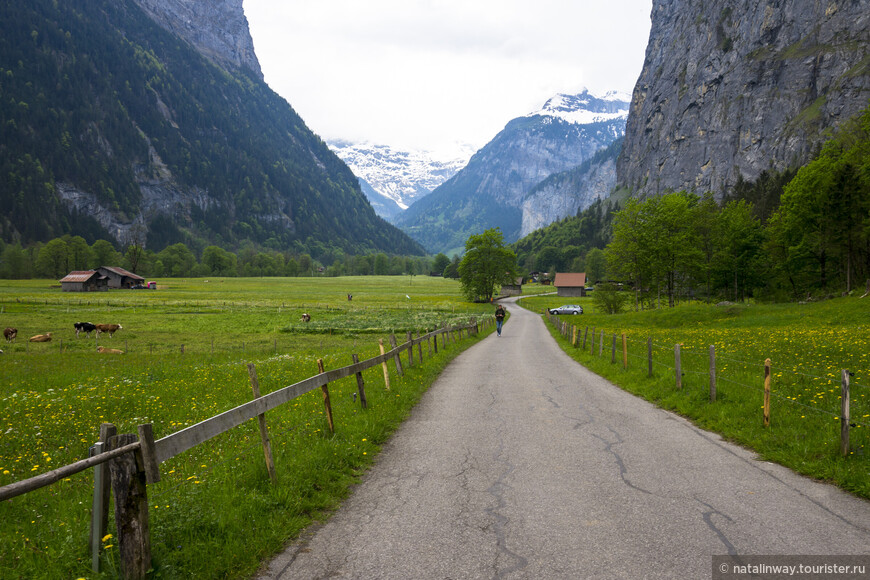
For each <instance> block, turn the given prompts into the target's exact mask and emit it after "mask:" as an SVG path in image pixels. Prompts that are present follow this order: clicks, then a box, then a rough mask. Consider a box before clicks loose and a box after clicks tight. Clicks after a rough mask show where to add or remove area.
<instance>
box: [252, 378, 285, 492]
mask: <svg viewBox="0 0 870 580" xmlns="http://www.w3.org/2000/svg"><path fill="white" fill-rule="evenodd" d="M248 377H249V378H250V379H251V390H252V391H253V393H254V398H255V399H259V398H260V381H259V380H258V379H257V367H255V366H254V364H253V363H248ZM257 422H258V423H259V424H260V440H261V441H262V442H263V455H264V456H265V457H266V471H268V472H269V479H270V480H272V485H278V474H276V473H275V460H274V459H273V458H272V443H271V442H270V441H269V428H268V427H266V414H265V413H260V414H259V415H257Z"/></svg>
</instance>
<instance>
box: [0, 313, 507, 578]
mask: <svg viewBox="0 0 870 580" xmlns="http://www.w3.org/2000/svg"><path fill="white" fill-rule="evenodd" d="M493 324H494V323H493V320H492V319H491V318H486V319H484V320H483V321H482V322H477V321H476V320H475V319H472V320H471V322H470V323H468V324H459V325H454V326H447V325H444V326H442V327H440V328H436V329H435V330H433V331H431V332H428V333H426V334H423V335H418V336H417V338H413V337H412V335H411V333H410V332H409V333H408V340H407V341H406V342H404V343H402V344H397V343H396V339H395V336H394V335H390V344H391V346H392V348H391V349H390V350H388V351H384V350H383V341H380V346H381V352H382V354H380V355H378V356H375V357H373V358H370V359H366V360H364V361H360V362H356V361H357V360H358V359H357V357H356V355H354V360H355V362H354V363H353V364H351V365H347V366H344V367H340V368H337V369H331V370H328V371H323V372H320V373H319V374H317V375H315V376H312V377H308V378H306V379H304V380H302V381H299V382H297V383H294V384H292V385H289V386H287V387H283V388H281V389H278V390H276V391H273V392H271V393H269V394H267V395H263V396H259V385H256V388H255V389H254V393H255V398H254V399H253V400H251V401H249V402H247V403H244V404H242V405H239V406H238V407H235V408H233V409H230V410H228V411H225V412H223V413H220V414H219V415H215V416H213V417H210V418H208V419H205V420H204V421H201V422H199V423H196V424H195V425H191V426H190V427H187V428H185V429H182V430H181V431H176V432H175V433H171V434H169V435H167V436H165V437H163V438H162V439H158V440H156V441H155V440H154V439H153V436H152V426H151V424H145V425H140V426H139V428H138V431H139V433H138V440H136V435H116V436H113V437H111V438H108V437H107V438H108V441H101V443H98V444H97V446H95V447H96V448H97V450H98V454H97V455H94V456H92V457H88V458H87V459H82V460H79V461H76V462H74V463H71V464H68V465H65V466H62V467H59V468H57V469H54V470H52V471H49V472H46V473H42V474H40V475H37V476H34V477H31V478H28V479H24V480H21V481H17V482H15V483H12V484H9V485H6V486H3V487H0V501H5V500H8V499H12V498H14V497H17V496H20V495H23V494H26V493H28V492H31V491H35V490H37V489H40V488H43V487H46V486H49V485H51V484H53V483H56V482H57V481H60V480H61V479H63V478H66V477H69V476H70V475H73V474H76V473H79V472H81V471H84V470H86V469H89V468H92V467H93V468H97V470H98V474H97V475H96V476H95V481H101V482H102V483H101V484H98V485H101V486H108V484H109V482H108V479H107V478H105V477H104V476H103V470H102V468H103V467H104V466H103V464H105V463H107V462H111V463H110V465H109V467H110V471H111V472H112V489H113V492H114V493H115V494H116V496H120V495H121V494H123V495H124V496H125V497H130V496H132V497H138V498H139V500H138V501H136V502H132V503H134V504H135V506H131V505H130V504H131V502H129V501H124V502H119V501H116V502H115V512H116V513H115V518H116V520H117V523H118V526H117V527H118V533H119V537H118V541H119V545H120V551H121V556H122V561H121V564H122V566H121V571H122V574H123V576H124V577H125V578H143V577H144V572H145V571H147V570H148V569H149V568H150V539H148V538H147V537H146V538H144V539H143V538H141V537H138V538H132V539H131V538H130V537H129V536H130V535H129V534H128V536H127V537H125V536H124V533H123V532H122V529H125V527H126V526H122V525H121V520H125V521H126V520H128V519H130V518H132V519H134V520H136V521H137V522H136V525H135V526H134V527H137V526H138V527H143V526H144V529H147V511H148V504H147V496H146V493H145V489H144V483H143V486H142V489H135V488H136V486H137V485H138V484H137V481H138V480H139V479H144V480H145V482H147V483H149V484H150V483H155V482H157V481H159V480H160V472H159V465H160V464H161V463H163V462H164V461H167V460H169V459H171V458H173V457H175V456H177V455H179V454H181V453H184V452H185V451H188V450H190V449H192V448H193V447H196V446H197V445H200V444H202V443H205V442H207V441H208V440H210V439H212V438H214V437H216V436H218V435H220V434H222V433H225V432H226V431H229V430H230V429H233V428H235V427H238V426H240V425H242V424H243V423H245V422H247V421H249V420H251V419H254V418H258V417H260V418H263V417H264V415H265V413H266V412H267V411H269V410H272V409H275V408H277V407H279V406H281V405H283V404H285V403H287V402H289V401H292V400H293V399H296V398H297V397H300V396H302V395H304V394H306V393H309V392H311V391H313V390H315V389H317V388H321V389H323V390H324V401H325V403H326V405H327V412H328V413H330V414H331V409H330V408H329V398H328V390H327V388H328V385H329V383H331V382H335V381H338V380H341V379H344V378H347V377H351V376H354V375H356V376H357V382H358V385H359V388H360V390H361V391H360V395H361V397H360V398H361V402H363V404H364V402H365V394H364V391H363V390H362V388H363V387H362V372H363V371H365V370H368V369H371V368H373V367H376V366H378V365H381V366H383V367H384V377H385V382H386V386H387V388H389V382H388V374H387V369H386V363H387V362H389V361H390V360H393V361H394V362H395V364H396V371H397V373H398V374H399V375H400V376H401V375H403V374H404V371H403V367H402V364H401V362H400V358H399V355H400V354H401V353H402V352H404V351H407V352H408V366H409V367H412V366H414V364H415V363H414V355H413V352H414V350H413V349H414V347H418V349H419V355H418V357H417V360H418V363H417V364H421V363H422V362H423V347H422V344H423V343H424V342H427V343H429V344H430V346H431V343H430V342H429V341H432V340H434V342H435V353H436V354H437V353H438V340H439V338H440V340H441V341H442V345H441V346H442V349H443V347H444V346H446V344H447V342H448V341H449V342H453V343H455V342H456V336H455V334H459V336H460V338H461V337H462V333H463V332H467V334H468V335H469V336H471V335H475V334H477V333H478V332H479V331H480V329H481V327H484V328H488V327H490V326H492V325H493ZM429 352H430V356H431V353H432V350H431V348H430V350H429ZM321 364H322V363H321ZM255 376H256V375H255V372H251V379H252V386H253V385H254V382H255V379H254V377H255ZM261 425H265V423H264V419H261ZM103 427H106V424H104V425H103ZM108 427H110V428H112V429H113V428H114V427H113V426H111V425H109V426H108ZM106 432H109V431H107V430H106V429H103V428H101V434H103V433H106ZM263 439H264V442H263V443H264V448H266V444H267V440H268V435H264V436H263ZM119 442H123V443H122V444H121V446H120V447H117V445H118V444H119ZM113 447H116V448H113ZM105 448H108V450H106V451H103V449H105ZM130 453H133V454H135V455H136V457H137V459H136V460H135V461H132V462H131V461H129V460H128V459H127V460H125V458H127V457H129V454H130ZM266 461H267V463H268V462H269V461H270V457H269V456H268V454H267V459H266ZM122 462H124V463H126V464H127V466H128V467H129V466H130V465H132V466H133V467H132V469H134V470H136V472H138V473H140V474H143V475H144V478H139V477H137V476H136V475H135V473H133V474H127V475H126V476H124V475H120V474H118V473H116V472H117V471H118V470H119V469H121V468H120V467H118V465H119V464H120V463H122ZM116 480H124V481H125V482H126V483H119V481H116ZM140 483H142V482H140ZM127 485H129V486H130V488H129V489H128V488H127V487H125V486H127ZM118 486H121V487H118ZM106 493H107V492H105V491H103V490H98V489H96V488H95V490H94V497H95V498H97V496H98V495H100V496H104V495H105V494H106ZM98 503H99V504H100V505H107V504H108V501H103V502H97V501H96V499H95V503H94V506H97V505H98ZM96 512H97V508H96V507H95V509H94V513H93V514H92V529H99V527H100V526H99V525H98V524H97V522H98V521H99V520H105V516H104V514H99V513H96ZM122 512H123V513H122ZM143 514H144V516H143ZM143 517H144V520H145V521H144V522H143V521H141V520H142V518H143ZM102 527H105V524H102ZM96 535H99V534H96ZM131 541H132V542H133V543H135V544H142V545H137V546H133V547H131V546H130V542H131ZM91 547H92V550H95V553H94V556H93V567H94V571H99V570H98V568H99V558H98V551H99V550H100V546H99V542H92V544H91ZM143 562H145V563H146V564H148V565H145V564H143Z"/></svg>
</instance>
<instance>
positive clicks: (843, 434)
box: [840, 369, 850, 457]
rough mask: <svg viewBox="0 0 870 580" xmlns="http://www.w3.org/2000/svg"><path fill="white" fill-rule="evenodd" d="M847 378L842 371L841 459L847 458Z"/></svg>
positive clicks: (848, 374) (848, 411)
mask: <svg viewBox="0 0 870 580" xmlns="http://www.w3.org/2000/svg"><path fill="white" fill-rule="evenodd" d="M849 376H850V373H849V371H848V370H846V369H843V377H842V381H841V382H840V455H842V456H843V457H848V456H849V419H850V410H849Z"/></svg>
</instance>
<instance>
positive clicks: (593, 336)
mask: <svg viewBox="0 0 870 580" xmlns="http://www.w3.org/2000/svg"><path fill="white" fill-rule="evenodd" d="M590 338H591V339H592V340H590V341H589V342H590V347H589V354H590V355H591V356H595V327H594V326H593V327H592V335H591V336H590Z"/></svg>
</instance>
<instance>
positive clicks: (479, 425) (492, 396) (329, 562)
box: [259, 305, 870, 580]
mask: <svg viewBox="0 0 870 580" xmlns="http://www.w3.org/2000/svg"><path fill="white" fill-rule="evenodd" d="M509 310H510V312H511V318H510V320H509V321H508V322H507V323H506V325H505V328H504V333H503V336H501V337H497V336H495V335H494V334H493V335H491V336H490V337H488V338H487V339H486V340H484V341H482V342H481V343H480V344H478V345H475V346H474V347H473V348H471V349H469V350H468V351H466V352H465V353H463V354H462V355H461V356H459V357H458V358H457V359H456V360H455V361H454V362H453V363H452V364H451V365H450V366H449V367H448V368H447V369H446V371H445V372H444V373H443V374H442V376H441V377H440V378H439V379H438V380H437V381H436V383H435V384H434V385H433V386H432V388H431V389H430V390H429V392H428V393H427V394H426V396H425V397H424V399H423V400H422V401H421V403H420V404H419V405H418V406H417V408H416V409H415V410H414V413H413V414H412V416H411V418H410V419H409V420H408V421H407V422H406V423H405V424H404V425H403V426H402V427H401V429H399V431H398V432H397V433H396V434H395V436H394V437H393V438H392V440H391V441H390V443H389V444H387V445H385V446H384V448H383V450H382V452H381V454H380V456H379V458H378V461H377V464H376V465H375V466H374V467H373V468H372V470H371V471H370V472H369V473H368V474H367V475H366V477H365V478H364V481H363V483H361V484H360V485H359V486H358V487H357V488H356V490H355V492H354V494H353V495H352V497H350V498H349V499H348V500H347V501H346V502H345V504H344V505H343V506H342V508H341V509H340V510H339V511H338V512H336V513H335V515H334V516H333V517H332V518H331V519H330V520H329V521H328V522H327V523H326V524H324V525H322V526H320V527H319V528H317V529H315V530H313V531H311V532H310V533H308V534H306V536H305V537H304V538H303V539H301V540H300V541H299V542H298V543H296V544H295V545H293V546H291V547H290V548H289V549H288V550H287V551H286V552H285V553H284V554H282V555H281V556H279V557H278V558H276V559H275V560H273V561H272V562H271V564H270V566H269V570H268V572H264V573H263V574H262V575H261V576H259V578H261V579H264V580H265V579H270V580H274V579H277V580H289V579H297V578H304V579H308V578H360V579H362V578H365V579H392V578H395V579H410V578H413V579H426V578H445V579H446V578H451V579H458V578H498V579H501V578H504V579H514V578H536V579H538V578H544V579H558V578H566V579H568V578H570V579H574V578H668V579H671V578H710V576H711V556H712V555H714V554H741V555H745V554H868V553H870V502H866V501H863V500H859V499H856V498H854V497H852V496H850V495H847V494H845V493H843V492H841V491H839V490H837V489H836V488H834V487H831V486H828V485H824V484H820V483H816V482H813V481H810V480H808V479H805V478H802V477H800V476H797V475H794V474H793V473H792V472H790V471H789V470H787V469H785V468H782V467H779V466H777V465H773V464H769V463H765V462H761V461H758V460H756V459H755V458H754V456H753V454H751V453H749V452H747V451H745V450H743V449H741V448H739V447H736V446H734V445H731V444H728V443H725V442H723V441H722V440H721V439H720V438H719V437H718V436H716V435H713V434H710V433H707V432H705V431H702V430H699V429H697V428H695V427H693V426H692V425H691V424H689V423H688V422H686V421H685V420H683V419H681V418H679V417H676V416H674V415H672V414H670V413H668V412H665V411H662V410H660V409H657V408H655V407H654V406H652V405H650V404H648V403H646V402H644V401H641V400H639V399H637V398H635V397H633V396H631V395H628V394H626V393H625V392H623V391H621V390H619V389H618V388H616V387H614V386H613V385H611V384H610V383H608V382H607V381H605V380H603V379H601V378H600V377H598V376H596V375H594V374H592V373H590V372H588V371H587V370H586V369H585V368H583V367H582V366H580V365H579V364H577V363H575V362H574V361H572V360H571V359H570V358H569V357H568V356H566V355H565V354H564V353H563V352H562V351H561V350H559V348H558V347H557V346H556V345H555V343H554V341H553V340H552V339H551V338H550V336H549V335H548V333H547V331H546V329H545V327H544V323H543V321H542V320H541V319H540V317H539V316H536V315H534V314H532V313H529V312H527V311H525V310H523V309H521V308H519V307H518V306H515V305H509Z"/></svg>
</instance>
